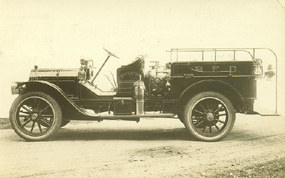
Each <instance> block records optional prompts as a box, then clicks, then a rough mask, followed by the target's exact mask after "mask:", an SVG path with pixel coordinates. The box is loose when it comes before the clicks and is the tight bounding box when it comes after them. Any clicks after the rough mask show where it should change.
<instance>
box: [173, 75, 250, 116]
mask: <svg viewBox="0 0 285 178" xmlns="http://www.w3.org/2000/svg"><path fill="white" fill-rule="evenodd" d="M204 91H214V92H218V93H220V94H222V95H224V96H226V97H227V98H229V99H230V101H231V102H232V103H233V105H234V107H235V109H236V110H237V111H240V110H242V108H243V106H244V105H245V100H244V98H243V97H242V95H241V94H240V92H239V91H238V90H237V89H235V88H234V87H233V86H232V85H230V84H229V83H226V82H224V81H221V80H213V79H208V80H201V81H199V82H196V83H194V84H191V85H189V86H188V87H187V88H186V89H185V90H183V92H182V93H181V94H180V96H179V98H178V101H177V104H176V111H177V112H179V110H180V111H181V109H183V108H184V105H185V104H186V102H187V101H189V99H191V97H193V96H194V95H196V94H198V93H200V92H204ZM181 106H182V107H181Z"/></svg>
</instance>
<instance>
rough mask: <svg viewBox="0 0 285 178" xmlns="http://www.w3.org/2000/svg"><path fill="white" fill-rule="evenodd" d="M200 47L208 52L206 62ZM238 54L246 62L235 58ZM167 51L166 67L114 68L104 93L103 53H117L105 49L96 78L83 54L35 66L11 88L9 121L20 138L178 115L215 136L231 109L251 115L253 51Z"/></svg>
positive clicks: (138, 63)
mask: <svg viewBox="0 0 285 178" xmlns="http://www.w3.org/2000/svg"><path fill="white" fill-rule="evenodd" d="M106 51H107V50H106ZM182 52H183V53H184V52H198V53H199V54H201V60H199V61H197V60H196V61H191V60H188V61H187V60H186V61H179V60H178V53H182ZM207 52H209V53H210V52H211V54H213V55H212V59H211V60H210V59H207V57H206V54H208V53H207ZM222 52H231V53H233V54H234V55H233V59H232V60H229V61H226V60H220V59H219V58H218V57H217V56H218V53H222ZM238 52H244V53H246V54H248V55H249V56H250V60H237V59H236V54H237V53H238ZM170 53H171V54H177V60H176V61H171V62H168V63H167V64H166V65H165V66H159V63H158V62H155V63H154V65H153V66H152V70H154V71H155V72H154V74H151V72H147V71H145V69H144V68H145V67H144V65H145V62H144V58H143V57H138V58H137V59H136V60H135V61H134V62H132V63H131V64H129V65H124V66H121V67H120V68H118V69H117V71H116V72H117V75H116V77H113V80H109V81H110V82H113V86H114V87H115V88H114V90H113V91H107V92H106V91H102V90H101V89H100V88H99V87H98V86H97V85H96V84H95V81H96V78H97V76H98V75H99V74H100V72H101V69H102V68H103V67H104V65H105V64H106V62H107V61H108V60H109V58H110V57H115V58H117V56H115V55H114V54H113V53H111V52H109V51H107V54H108V56H107V58H106V60H105V61H104V63H103V64H102V65H101V67H100V68H99V69H98V70H97V71H96V74H95V72H94V74H95V75H94V74H93V61H90V60H84V59H81V61H80V62H81V66H80V67H79V68H78V69H44V68H38V67H37V66H35V68H34V69H32V70H31V73H30V76H29V80H28V81H26V82H15V83H13V85H12V88H11V89H12V94H18V95H19V96H18V97H17V98H16V99H15V101H14V103H13V104H12V106H11V109H10V123H11V125H12V127H13V129H14V130H15V132H16V133H17V134H18V135H19V136H20V137H22V138H23V139H25V140H29V141H39V140H46V139H48V138H50V137H51V136H54V135H55V133H56V132H57V130H58V129H59V128H61V127H63V126H64V125H66V124H68V123H69V122H70V120H92V121H103V120H129V121H137V122H138V121H139V120H140V118H146V117H153V118H159V117H160V118H178V119H180V121H181V122H182V123H183V124H184V125H185V127H186V129H187V130H188V133H189V136H191V138H195V139H197V140H202V141H218V140H221V139H222V138H224V137H225V136H226V135H227V134H228V133H230V132H231V130H232V128H233V126H234V123H235V119H236V113H244V114H256V112H255V111H254V100H255V99H256V78H258V77H261V76H263V68H262V61H261V60H260V59H257V58H256V57H255V49H217V48H215V49H171V51H170ZM208 57H209V56H208ZM273 75H274V74H273ZM115 79H116V80H115Z"/></svg>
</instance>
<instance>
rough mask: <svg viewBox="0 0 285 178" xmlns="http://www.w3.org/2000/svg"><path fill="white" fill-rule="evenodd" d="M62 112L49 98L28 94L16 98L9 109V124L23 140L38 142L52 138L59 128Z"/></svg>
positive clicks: (38, 94)
mask: <svg viewBox="0 0 285 178" xmlns="http://www.w3.org/2000/svg"><path fill="white" fill-rule="evenodd" d="M61 122H62V112H61V109H60V106H59V104H58V103H57V102H56V100H55V99H53V98H52V97H51V96H49V95H47V94H45V93H42V92H29V93H26V94H23V95H20V96H18V97H17V98H16V100H15V101H14V103H13V104H12V107H11V109H10V123H11V125H12V128H13V129H14V130H15V132H16V133H17V134H18V135H19V136H20V137H22V138H23V139H25V140H30V141H40V140H46V139H48V138H50V137H51V136H53V135H54V134H55V133H56V131H57V130H58V129H59V128H60V126H61Z"/></svg>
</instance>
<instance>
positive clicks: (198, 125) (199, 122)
mask: <svg viewBox="0 0 285 178" xmlns="http://www.w3.org/2000/svg"><path fill="white" fill-rule="evenodd" d="M204 121H205V120H202V121H201V122H199V123H198V124H197V126H196V127H199V125H201V124H202V123H203V122H204Z"/></svg>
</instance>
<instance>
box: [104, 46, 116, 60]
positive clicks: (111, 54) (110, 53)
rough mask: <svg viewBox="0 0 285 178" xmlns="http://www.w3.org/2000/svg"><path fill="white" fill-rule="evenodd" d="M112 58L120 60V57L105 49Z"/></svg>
mask: <svg viewBox="0 0 285 178" xmlns="http://www.w3.org/2000/svg"><path fill="white" fill-rule="evenodd" d="M103 49H104V50H105V51H106V52H107V53H108V54H109V55H110V56H113V57H115V58H118V59H120V58H119V57H118V56H116V55H115V54H114V53H112V52H110V51H108V50H107V49H105V48H103Z"/></svg>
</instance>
